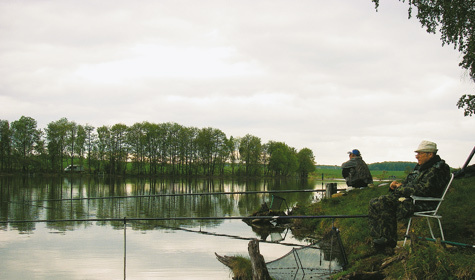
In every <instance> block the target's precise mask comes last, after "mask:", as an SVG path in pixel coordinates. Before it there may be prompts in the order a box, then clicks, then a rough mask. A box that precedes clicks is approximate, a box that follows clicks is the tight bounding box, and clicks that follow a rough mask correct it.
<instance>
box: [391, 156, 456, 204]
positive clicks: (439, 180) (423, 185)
mask: <svg viewBox="0 0 475 280" xmlns="http://www.w3.org/2000/svg"><path fill="white" fill-rule="evenodd" d="M449 179H450V167H449V166H448V165H447V164H446V163H445V161H444V160H442V159H441V158H440V157H439V156H438V155H435V156H434V157H432V158H431V159H430V160H429V161H428V162H426V163H425V164H423V165H419V164H418V165H416V167H415V168H414V170H413V171H412V172H411V173H410V174H409V175H408V176H407V177H406V179H405V180H404V182H403V183H402V186H400V187H399V188H397V189H395V190H394V191H393V194H394V195H395V196H397V197H410V196H411V195H416V196H430V197H441V196H442V193H443V192H444V190H445V187H446V186H447V183H448V182H449Z"/></svg>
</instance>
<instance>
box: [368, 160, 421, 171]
mask: <svg viewBox="0 0 475 280" xmlns="http://www.w3.org/2000/svg"><path fill="white" fill-rule="evenodd" d="M416 164H417V163H416V162H409V161H385V162H376V163H371V164H368V167H369V170H379V171H384V170H386V171H406V172H410V171H411V170H413V169H414V167H415V166H416Z"/></svg>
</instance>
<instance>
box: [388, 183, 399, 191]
mask: <svg viewBox="0 0 475 280" xmlns="http://www.w3.org/2000/svg"><path fill="white" fill-rule="evenodd" d="M401 185H402V183H400V182H398V181H392V182H391V185H390V186H389V188H391V190H395V189H397V188H399V187H400V186H401Z"/></svg>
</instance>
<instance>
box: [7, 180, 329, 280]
mask: <svg viewBox="0 0 475 280" xmlns="http://www.w3.org/2000/svg"><path fill="white" fill-rule="evenodd" d="M320 183H321V182H320V181H317V182H315V181H306V182H300V181H296V180H248V181H245V180H244V181H226V180H197V179H194V180H161V179H152V180H149V179H120V178H100V177H65V178H57V177H51V178H44V177H39V178H32V177H0V220H2V221H6V220H9V221H29V222H22V223H10V224H5V223H0V229H2V231H0V241H1V243H0V255H2V259H5V261H4V262H3V264H2V265H0V271H3V276H2V279H17V278H19V275H25V277H22V278H26V279H43V278H48V279H66V278H67V279H84V277H86V276H87V277H86V278H89V279H118V278H122V277H121V276H120V274H121V271H122V267H121V266H122V265H123V264H122V258H121V255H122V254H121V250H122V243H123V240H121V238H123V234H122V230H123V229H124V223H123V222H121V221H114V222H105V221H91V220H90V219H110V218H118V219H120V218H123V217H127V218H167V217H168V218H173V217H226V216H247V215H250V213H252V212H253V211H255V210H256V209H257V208H258V207H259V206H260V205H261V204H262V202H263V201H269V197H270V194H269V193H253V194H239V193H238V192H246V191H254V192H258V191H276V190H302V189H315V188H319V187H320ZM230 192H235V193H233V194H223V193H230ZM213 193H220V194H216V195H212V194H213ZM279 196H282V197H284V198H285V199H286V201H287V202H288V204H289V205H295V204H297V203H305V204H306V203H310V202H311V201H313V200H315V199H316V197H317V196H318V195H317V193H311V192H306V193H281V194H279ZM38 220H48V221H54V222H45V223H39V222H35V221H38ZM58 220H75V221H69V222H64V221H63V222H58ZM126 228H127V229H129V230H128V233H127V242H128V243H129V246H127V247H128V248H129V249H130V251H128V252H127V260H128V265H127V275H128V276H129V278H130V279H146V278H150V277H151V275H152V276H154V277H166V278H173V279H180V277H181V278H182V279H187V278H190V276H191V278H194V279H200V277H201V276H203V277H201V279H230V277H229V272H228V270H227V269H226V268H223V267H222V265H221V264H220V263H218V262H217V261H216V260H215V259H214V252H218V253H222V254H229V255H236V254H241V255H247V241H245V240H242V241H241V240H239V241H236V240H231V241H230V239H229V238H226V237H225V235H230V236H238V237H243V238H259V239H262V240H264V239H265V240H269V239H270V241H273V238H272V235H274V238H278V237H277V236H276V233H277V235H280V237H281V238H282V237H283V239H284V240H286V241H288V242H289V243H298V244H304V243H305V242H303V241H300V240H297V239H295V237H294V236H293V235H292V233H291V232H285V229H284V228H281V229H278V230H276V231H274V232H269V233H262V232H256V231H253V230H252V229H251V228H250V227H248V226H247V225H246V224H244V223H243V222H242V221H240V220H235V221H229V220H167V221H153V220H143V221H135V222H130V223H127V227H126ZM180 229H189V230H191V231H190V232H186V231H182V230H180ZM118 230H120V231H118ZM192 231H197V232H200V231H201V232H209V233H217V234H220V235H222V237H216V236H212V235H208V236H206V237H203V234H197V233H194V232H192ZM15 233H16V237H15ZM18 233H20V234H21V235H18ZM21 236H24V237H27V238H26V239H23V238H22V237H21ZM113 236H115V237H114V238H112V237H113ZM263 236H265V238H264V237H263ZM109 237H110V240H109ZM269 237H270V238H269ZM55 242H56V243H57V244H56V243H55ZM110 242H112V243H113V244H114V245H110V246H113V248H109V247H108V246H109V245H106V244H110ZM55 244H56V245H55ZM58 244H61V246H57V245H58ZM180 244H181V245H185V247H181V246H180ZM278 246H279V245H277V244H266V243H263V244H262V245H261V253H262V254H263V255H264V256H265V257H266V258H268V259H269V260H272V259H275V258H278V257H280V256H282V255H284V254H285V253H287V252H288V248H284V249H282V248H281V247H278ZM70 252H74V254H73V255H71V254H70ZM41 256H46V257H47V260H46V261H38V259H41ZM33 257H35V259H36V258H37V259H36V260H30V259H31V258H33ZM147 258H152V259H157V258H159V259H161V261H160V264H157V263H152V264H150V265H149V266H147V265H146V263H148V259H147ZM111 259H113V260H114V261H111ZM52 260H53V261H52ZM16 262H21V263H24V264H30V268H27V269H25V267H24V266H23V268H18V269H15V267H17V266H15V265H12V264H13V263H16ZM54 262H57V263H58V265H56V266H55V265H53V263H54ZM71 262H73V263H77V264H79V265H80V266H79V267H78V268H77V269H73V268H71V266H73V264H72V263H71ZM111 262H113V263H114V264H113V265H111ZM97 263H99V264H97ZM81 265H83V267H82V268H81ZM52 266H54V267H52ZM88 266H89V267H90V268H87V269H85V268H84V267H88ZM101 267H102V268H101ZM106 267H107V268H106ZM109 267H110V269H109ZM22 269H23V271H22V272H20V271H21V270H22ZM64 270H66V271H64ZM90 270H92V271H96V274H95V275H96V276H88V275H89V273H90ZM111 270H113V271H114V273H112V272H111ZM48 271H49V272H48ZM75 274H79V275H81V276H77V275H75ZM197 274H198V275H200V276H199V277H198V276H196V275H197ZM33 275H34V277H32V276H33ZM92 275H94V274H92ZM117 275H119V277H117ZM145 275H147V276H145ZM179 275H181V276H179ZM217 275H219V276H217ZM223 275H224V277H223ZM99 276H101V277H99ZM132 276H134V277H132Z"/></svg>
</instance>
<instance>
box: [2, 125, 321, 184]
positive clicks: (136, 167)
mask: <svg viewBox="0 0 475 280" xmlns="http://www.w3.org/2000/svg"><path fill="white" fill-rule="evenodd" d="M73 164H74V165H81V166H84V167H85V171H86V172H89V173H94V172H101V173H106V174H111V175H127V174H131V175H151V176H156V175H166V176H222V175H238V176H262V175H264V176H295V175H299V176H301V177H307V176H308V174H309V173H310V172H312V171H314V169H315V158H314V155H313V152H312V151H311V150H310V149H308V148H303V149H301V150H300V151H297V150H296V149H295V148H292V147H289V146H288V145H287V144H285V143H283V142H274V141H270V142H268V143H265V144H264V143H262V142H261V139H260V138H258V137H256V136H253V135H249V134H248V135H245V136H244V137H241V138H234V137H232V136H231V137H229V138H228V137H227V136H226V134H225V133H224V132H223V131H221V130H219V129H215V128H210V127H208V128H201V129H199V128H195V127H184V126H182V125H179V124H177V123H159V124H157V123H150V122H142V123H135V124H133V125H132V126H127V125H125V124H115V125H112V126H101V127H98V128H94V127H92V126H90V125H80V124H77V123H75V122H73V121H69V120H68V119H66V118H62V119H60V120H58V121H53V122H51V123H49V124H48V125H47V127H46V128H45V129H38V128H37V122H36V120H34V119H33V118H31V117H25V116H22V117H21V118H20V119H19V120H16V121H13V122H11V123H9V121H7V120H0V172H3V173H14V172H22V173H27V172H29V173H31V172H44V173H62V172H64V168H65V167H66V166H68V165H73Z"/></svg>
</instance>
